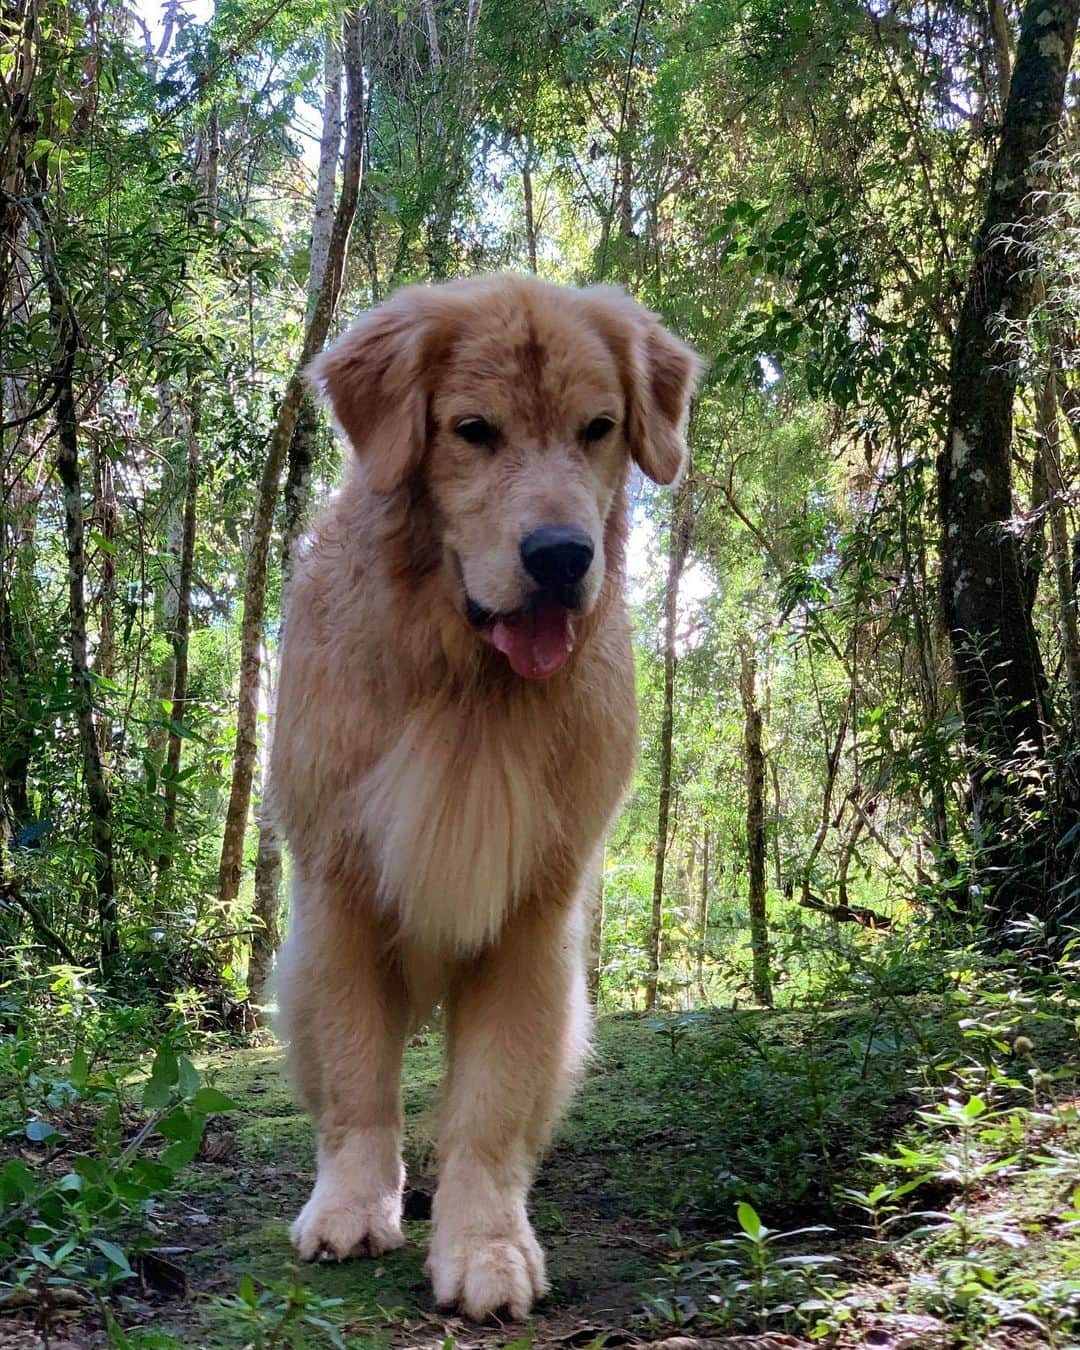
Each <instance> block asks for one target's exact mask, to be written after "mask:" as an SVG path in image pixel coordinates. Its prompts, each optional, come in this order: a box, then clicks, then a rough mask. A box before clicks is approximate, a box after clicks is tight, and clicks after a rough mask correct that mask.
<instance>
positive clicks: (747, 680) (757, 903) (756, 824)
mask: <svg viewBox="0 0 1080 1350" xmlns="http://www.w3.org/2000/svg"><path fill="white" fill-rule="evenodd" d="M739 664H740V670H739V693H740V694H741V696H742V705H743V716H744V718H745V722H744V731H743V749H744V751H745V754H746V857H747V874H748V878H749V890H748V901H749V908H750V954H751V982H752V987H753V992H754V1000H755V1002H757V1003H760V1004H761V1005H762V1006H763V1007H766V1008H768V1007H771V1006H772V982H771V980H770V978H769V921H768V915H767V912H766V909H765V750H764V746H763V743H762V734H761V724H762V719H761V709H760V708H759V707H758V702H757V678H756V670H755V666H754V656H753V652H752V651H751V649H750V645H749V643H748V642H742V643H740V644H739Z"/></svg>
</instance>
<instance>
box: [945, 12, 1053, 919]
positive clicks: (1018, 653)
mask: <svg viewBox="0 0 1080 1350" xmlns="http://www.w3.org/2000/svg"><path fill="white" fill-rule="evenodd" d="M1078 20H1080V0H1029V3H1028V4H1027V5H1026V7H1025V10H1024V16H1023V25H1022V30H1021V35H1020V41H1019V45H1018V49H1017V56H1016V63H1015V66H1014V68H1013V72H1012V79H1011V84H1010V88H1009V99H1008V104H1007V107H1006V111H1005V119H1004V123H1003V126H1002V133H1001V141H1000V145H999V147H998V151H997V155H996V157H995V161H994V168H993V176H992V181H991V186H990V192H989V196H988V200H987V205H986V213H985V217H984V219H983V223H982V226H981V228H980V230H979V233H978V235H977V238H976V241H975V257H974V262H973V265H972V269H971V275H970V279H969V282H968V286H967V291H966V294H965V297H964V303H963V308H962V311H961V315H960V320H959V323H958V325H957V329H956V333H955V337H954V339H953V347H952V360H951V369H950V398H949V415H948V429H947V434H946V440H945V444H944V447H943V449H942V453H941V455H940V457H939V461H938V491H939V503H940V511H941V525H942V545H941V552H942V571H941V594H942V607H943V611H944V616H945V622H946V627H947V629H948V632H949V637H950V641H951V644H952V649H953V656H954V661H955V666H956V680H957V690H958V693H959V696H960V704H961V708H962V711H963V718H964V730H965V739H966V742H967V747H968V752H969V754H970V756H971V759H972V765H971V769H972V771H971V777H970V783H971V793H970V796H971V805H972V813H973V825H974V837H975V842H976V847H977V850H978V854H979V857H980V861H981V864H982V869H981V870H982V874H983V880H984V886H985V887H986V888H988V893H989V894H990V895H991V911H992V915H993V916H994V917H995V919H996V922H997V923H998V924H999V925H1002V926H1003V925H1005V924H1007V923H1008V921H1009V919H1010V918H1011V917H1012V916H1013V914H1014V913H1022V912H1024V911H1025V910H1026V909H1027V908H1029V907H1030V906H1031V905H1032V904H1035V905H1036V907H1037V910H1040V911H1041V910H1044V909H1045V901H1044V900H1043V899H1042V898H1041V892H1042V888H1043V884H1044V881H1045V878H1044V876H1043V875H1042V868H1043V862H1044V861H1045V847H1046V841H1045V839H1044V838H1043V837H1042V835H1043V831H1041V830H1040V829H1039V828H1038V827H1037V825H1030V826H1028V825H1025V823H1024V819H1023V810H1022V805H1021V797H1020V791H1021V789H1020V788H1019V786H1018V785H1017V779H1018V778H1023V777H1025V776H1027V775H1028V774H1030V772H1031V771H1032V769H1034V771H1035V772H1036V774H1038V773H1039V772H1041V767H1040V766H1041V763H1042V760H1043V755H1044V750H1045V740H1046V720H1047V715H1046V709H1045V707H1044V698H1043V686H1044V679H1043V670H1042V665H1041V660H1040V656H1039V650H1038V646H1037V642H1036V636H1035V631H1034V627H1033V625H1032V622H1031V618H1030V614H1029V610H1028V606H1027V604H1026V595H1025V584H1024V575H1023V556H1022V546H1021V541H1020V539H1019V538H1018V534H1017V532H1016V531H1015V530H1014V529H1012V528H1011V527H1010V521H1011V518H1012V516H1013V493H1012V424H1013V399H1014V396H1015V393H1016V385H1017V363H1016V358H1017V351H1016V347H1015V339H1014V337H1013V336H1012V333H1013V332H1014V331H1015V326H1016V325H1019V324H1020V323H1022V322H1023V321H1024V320H1025V319H1026V318H1027V316H1028V314H1029V312H1030V309H1031V305H1032V300H1033V296H1034V287H1035V275H1036V274H1035V269H1034V267H1033V265H1032V263H1033V256H1032V250H1031V247H1030V245H1031V243H1032V242H1033V241H1034V238H1035V234H1036V231H1037V230H1038V227H1039V223H1040V215H1041V213H1042V211H1043V209H1044V207H1043V205H1042V203H1043V198H1042V197H1041V196H1039V195H1038V194H1037V192H1036V190H1037V189H1038V188H1039V187H1040V186H1041V180H1040V172H1041V170H1040V168H1039V164H1040V162H1041V161H1043V160H1044V159H1045V152H1046V149H1047V147H1048V145H1049V144H1050V143H1051V142H1052V140H1053V138H1054V135H1055V133H1056V129H1057V125H1058V122H1059V120H1060V118H1061V115H1062V107H1063V99H1064V92H1065V80H1066V76H1067V73H1068V70H1069V63H1070V60H1071V56H1072V50H1073V44H1074V42H1075V38H1076V28H1077V23H1078ZM1033 194H1034V195H1033ZM1028 781H1029V782H1030V779H1028ZM1040 855H1043V856H1042V858H1041V857H1040ZM1018 863H1022V865H1018Z"/></svg>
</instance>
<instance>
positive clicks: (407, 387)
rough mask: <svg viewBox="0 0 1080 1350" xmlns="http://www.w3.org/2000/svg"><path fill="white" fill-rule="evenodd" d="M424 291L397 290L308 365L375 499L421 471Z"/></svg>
mask: <svg viewBox="0 0 1080 1350" xmlns="http://www.w3.org/2000/svg"><path fill="white" fill-rule="evenodd" d="M425 295H426V292H425V291H424V290H423V289H422V288H419V287H412V288H410V289H408V290H404V291H399V292H398V293H397V295H395V296H394V297H393V298H392V299H391V300H389V301H387V302H386V304H384V305H380V306H379V308H378V309H373V310H372V311H371V312H370V313H369V314H365V315H364V317H363V318H362V319H360V320H359V321H358V322H357V323H356V324H354V325H353V327H352V328H350V329H349V331H348V332H347V333H344V334H343V335H342V336H341V337H339V338H338V340H337V341H336V342H335V343H334V344H333V346H332V347H328V348H327V350H326V351H324V352H322V353H321V354H320V355H319V356H317V357H316V358H315V359H314V361H312V362H311V364H310V365H309V366H308V368H307V371H306V375H307V379H308V381H309V383H310V384H311V385H312V386H313V387H314V388H315V389H316V390H317V392H318V393H320V394H321V395H322V396H323V397H324V398H325V399H326V400H327V401H328V402H329V404H330V407H331V408H332V410H333V413H334V417H335V419H336V421H337V423H338V425H339V426H340V427H341V429H342V431H344V433H345V435H346V437H347V438H348V440H349V444H350V445H351V446H352V448H353V451H354V452H355V454H356V457H357V459H358V460H359V462H360V464H361V465H362V466H363V469H364V476H365V481H366V482H367V486H368V488H369V489H370V490H371V491H372V492H377V493H386V492H393V491H394V489H395V488H397V487H400V486H401V484H402V483H403V482H404V481H405V480H406V478H408V477H409V475H410V474H411V473H413V472H414V470H416V469H417V468H419V466H420V462H421V460H422V459H423V456H424V447H425V443H426V440H427V392H426V389H425V382H424V373H425V371H424V347H425V334H426V329H427V325H426V314H425V310H426V306H425V304H424V296H425Z"/></svg>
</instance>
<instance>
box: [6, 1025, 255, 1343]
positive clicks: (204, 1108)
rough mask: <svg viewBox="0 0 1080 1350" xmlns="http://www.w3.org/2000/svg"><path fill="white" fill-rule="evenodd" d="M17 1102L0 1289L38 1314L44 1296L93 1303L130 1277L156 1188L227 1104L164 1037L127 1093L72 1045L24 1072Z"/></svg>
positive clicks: (147, 1231) (123, 1083)
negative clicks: (51, 1061)
mask: <svg viewBox="0 0 1080 1350" xmlns="http://www.w3.org/2000/svg"><path fill="white" fill-rule="evenodd" d="M18 1058H19V1055H18V1054H17V1055H16V1059H17V1060H18ZM31 1093H33V1094H34V1095H35V1096H36V1097H37V1101H36V1102H32V1100H31ZM18 1105H19V1108H20V1115H22V1114H23V1113H26V1118H25V1119H22V1118H20V1119H19V1120H18V1121H17V1122H16V1123H14V1124H13V1125H12V1126H11V1127H10V1128H9V1130H8V1136H7V1137H8V1142H9V1144H11V1145H15V1144H17V1143H18V1141H19V1140H22V1141H23V1143H24V1145H27V1146H28V1147H24V1148H23V1149H21V1150H20V1151H19V1152H18V1153H16V1154H15V1156H11V1157H9V1158H8V1159H7V1160H6V1161H5V1162H4V1163H3V1165H2V1166H0V1292H3V1293H4V1295H5V1297H6V1299H7V1301H8V1303H9V1304H15V1305H17V1304H18V1303H19V1302H20V1301H22V1296H24V1297H25V1302H26V1303H27V1304H28V1305H30V1306H33V1307H34V1308H35V1309H36V1311H37V1313H38V1316H39V1318H42V1319H44V1320H45V1321H46V1322H47V1320H48V1318H49V1316H50V1313H51V1311H52V1309H53V1308H54V1307H55V1306H56V1305H58V1304H67V1305H69V1306H70V1305H71V1304H72V1303H73V1302H74V1303H91V1302H98V1303H101V1301H102V1300H103V1299H105V1298H106V1297H108V1296H109V1295H111V1294H112V1293H113V1292H114V1291H117V1290H118V1289H120V1288H121V1287H122V1286H123V1285H124V1283H125V1282H127V1281H131V1280H133V1279H134V1278H135V1276H136V1274H137V1269H138V1256H139V1253H140V1252H141V1251H142V1250H143V1249H145V1248H147V1247H152V1246H153V1245H154V1232H153V1210H154V1205H155V1202H156V1200H157V1198H158V1197H159V1196H161V1195H162V1194H163V1193H164V1192H166V1191H168V1190H169V1189H170V1187H171V1186H172V1185H173V1183H174V1181H175V1179H176V1177H177V1175H178V1173H180V1172H181V1171H182V1170H183V1169H184V1168H185V1167H186V1166H187V1165H188V1164H189V1163H190V1162H191V1161H192V1159H193V1158H194V1157H195V1155H196V1153H197V1152H198V1149H199V1144H200V1142H201V1140H202V1137H203V1132H204V1130H205V1127H206V1122H207V1120H208V1118H209V1117H210V1116H212V1115H215V1114H216V1113H218V1112H222V1111H228V1110H230V1109H232V1107H233V1105H234V1103H233V1102H232V1101H231V1100H230V1099H229V1098H228V1097H227V1096H225V1094H224V1093H222V1092H220V1091H218V1089H217V1088H214V1087H212V1086H209V1085H207V1084H204V1083H203V1082H202V1080H201V1077H200V1075H199V1073H198V1071H197V1070H196V1069H195V1067H194V1065H193V1064H192V1062H191V1060H190V1059H188V1058H187V1057H186V1056H184V1055H182V1054H177V1052H176V1050H175V1048H174V1047H173V1046H172V1045H171V1044H169V1043H166V1044H164V1045H163V1046H162V1047H161V1048H160V1049H159V1051H158V1053H157V1054H156V1056H155V1057H154V1060H153V1064H152V1066H151V1070H150V1074H149V1077H147V1078H146V1080H145V1082H144V1083H143V1085H142V1088H141V1094H140V1098H139V1104H137V1103H136V1102H135V1101H134V1100H133V1098H132V1093H131V1089H130V1088H129V1085H128V1082H127V1080H126V1076H125V1075H124V1074H122V1073H120V1072H117V1071H116V1070H114V1069H112V1068H110V1067H108V1066H106V1065H95V1066H92V1065H91V1062H90V1060H89V1058H88V1056H87V1054H86V1052H85V1051H84V1050H83V1049H81V1048H80V1049H78V1050H76V1052H75V1054H74V1056H73V1058H72V1060H71V1063H70V1065H69V1066H68V1067H67V1069H66V1071H64V1072H63V1073H56V1074H51V1075H50V1074H45V1073H44V1072H37V1073H35V1074H33V1075H27V1076H26V1078H25V1080H24V1088H23V1092H22V1095H21V1097H20V1098H19V1099H18ZM23 1153H29V1154H30V1155H31V1157H32V1161H27V1158H26V1157H24V1156H22V1155H23Z"/></svg>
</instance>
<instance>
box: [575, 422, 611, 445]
mask: <svg viewBox="0 0 1080 1350" xmlns="http://www.w3.org/2000/svg"><path fill="white" fill-rule="evenodd" d="M614 425H615V419H614V418H613V417H594V418H593V420H592V421H591V422H590V423H589V425H588V426H587V427H586V428H585V430H584V431H583V432H582V433H581V434H582V435H583V436H584V437H585V439H586V440H587V441H590V442H592V441H602V440H603V439H604V437H605V436H606V435H607V434H608V432H609V431H610V430H611V429H612V427H613V426H614Z"/></svg>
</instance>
